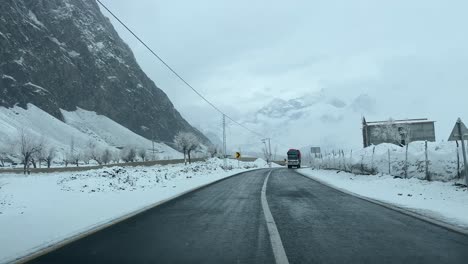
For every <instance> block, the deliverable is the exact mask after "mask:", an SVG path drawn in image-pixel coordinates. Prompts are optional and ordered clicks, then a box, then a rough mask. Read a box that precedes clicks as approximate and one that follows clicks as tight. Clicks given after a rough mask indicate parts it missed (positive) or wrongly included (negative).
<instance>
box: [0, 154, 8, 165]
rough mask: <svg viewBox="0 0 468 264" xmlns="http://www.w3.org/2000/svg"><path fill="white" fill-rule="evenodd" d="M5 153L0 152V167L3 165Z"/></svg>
mask: <svg viewBox="0 0 468 264" xmlns="http://www.w3.org/2000/svg"><path fill="white" fill-rule="evenodd" d="M6 156H7V155H6V153H4V152H0V167H5V158H6Z"/></svg>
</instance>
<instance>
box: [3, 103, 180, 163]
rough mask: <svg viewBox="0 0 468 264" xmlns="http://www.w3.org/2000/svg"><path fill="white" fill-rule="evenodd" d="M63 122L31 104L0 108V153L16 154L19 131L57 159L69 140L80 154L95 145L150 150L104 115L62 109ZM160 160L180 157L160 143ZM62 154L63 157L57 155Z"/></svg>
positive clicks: (147, 142)
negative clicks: (52, 149)
mask: <svg viewBox="0 0 468 264" xmlns="http://www.w3.org/2000/svg"><path fill="white" fill-rule="evenodd" d="M62 114H63V116H64V118H65V122H62V121H61V120H59V119H57V118H55V117H53V116H51V115H50V114H48V113H46V112H44V111H43V110H41V109H40V108H38V107H36V106H34V105H33V104H28V107H27V109H23V108H21V107H18V106H15V107H13V108H5V107H0V154H2V153H7V154H11V153H14V152H16V151H17V150H15V149H14V148H15V144H16V142H17V141H18V137H19V134H20V131H21V129H24V131H25V133H26V134H27V135H30V136H31V137H32V138H34V139H36V140H37V141H40V140H44V141H45V142H44V143H45V145H46V146H47V147H54V148H55V149H56V150H57V151H58V152H59V157H57V160H60V156H62V155H63V154H64V153H66V152H68V151H69V148H70V144H71V141H72V140H73V142H74V147H75V148H76V150H77V151H80V150H82V149H84V148H86V147H87V146H88V144H89V143H90V142H95V143H96V145H97V147H98V148H99V149H106V148H108V149H109V150H111V151H115V152H117V151H118V149H117V147H125V146H126V145H130V146H132V147H137V148H144V149H147V151H149V150H150V149H151V150H152V142H151V141H150V140H148V139H146V138H144V137H142V136H140V135H137V134H135V133H133V132H132V131H130V130H129V129H127V128H126V127H124V126H122V125H120V124H118V123H116V122H115V121H113V120H111V119H109V118H108V117H106V116H103V115H98V114H96V113H95V112H92V111H86V110H83V109H80V108H78V109H77V110H76V111H73V112H67V111H64V110H62ZM155 151H156V152H157V156H158V158H160V159H180V158H182V157H183V155H182V154H181V153H180V152H178V151H176V150H174V149H172V148H170V147H169V146H167V145H166V144H163V143H155ZM60 154H62V155H60Z"/></svg>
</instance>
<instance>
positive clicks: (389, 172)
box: [387, 149, 392, 175]
mask: <svg viewBox="0 0 468 264" xmlns="http://www.w3.org/2000/svg"><path fill="white" fill-rule="evenodd" d="M387 152H388V175H392V170H391V160H390V149H387Z"/></svg>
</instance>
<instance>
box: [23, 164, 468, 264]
mask: <svg viewBox="0 0 468 264" xmlns="http://www.w3.org/2000/svg"><path fill="white" fill-rule="evenodd" d="M269 171H270V170H267V169H265V170H256V171H251V172H247V173H242V174H239V175H237V176H234V177H231V178H228V179H226V180H223V181H221V182H218V183H215V184H213V185H210V186H207V187H205V188H202V189H200V190H198V191H195V192H192V193H189V194H187V195H184V196H182V197H179V198H177V199H175V200H172V201H170V202H167V203H165V204H163V205H160V206H158V207H155V208H153V209H150V210H148V211H146V212H144V213H141V214H139V215H136V216H134V217H132V218H130V219H127V220H125V221H123V222H120V223H118V224H115V225H113V226H111V227H108V228H106V229H104V230H101V231H99V232H96V233H94V234H91V235H89V236H87V237H85V238H83V239H80V240H78V241H75V242H73V243H70V244H68V245H65V246H64V247H61V248H59V249H57V250H55V251H53V252H50V253H48V254H46V255H42V256H40V257H38V258H36V259H34V260H32V261H31V262H30V263H275V260H276V259H275V254H274V253H273V249H272V240H273V239H270V235H269V234H270V233H271V232H270V231H271V230H270V228H271V226H272V225H274V226H275V227H276V228H277V230H278V232H279V239H280V240H281V242H282V244H281V246H282V247H283V249H284V252H285V254H286V257H287V260H289V263H465V262H466V261H468V236H466V235H462V234H458V233H455V232H452V231H448V230H446V229H444V228H441V227H438V226H435V225H433V224H430V223H427V222H424V221H421V220H419V219H416V218H413V217H410V216H407V215H404V214H401V213H399V212H396V211H393V210H390V209H387V208H385V207H382V206H379V205H375V204H373V203H370V202H367V201H364V200H361V199H359V198H356V197H353V196H350V195H347V194H344V193H341V192H339V191H336V190H334V189H332V188H330V187H327V186H324V185H322V184H320V183H317V182H315V181H313V180H310V179H308V178H306V177H304V176H301V175H299V174H297V173H295V172H294V171H293V170H288V169H282V168H281V169H273V170H272V172H271V174H270V177H269V179H268V182H267V184H266V200H267V206H268V208H269V209H270V211H271V215H272V216H273V218H274V221H273V222H271V221H269V224H268V225H267V220H266V219H265V213H264V207H262V202H261V193H262V187H263V185H264V181H265V179H266V177H267V175H268V173H269ZM269 232H270V233H269Z"/></svg>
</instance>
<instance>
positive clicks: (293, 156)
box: [287, 149, 301, 169]
mask: <svg viewBox="0 0 468 264" xmlns="http://www.w3.org/2000/svg"><path fill="white" fill-rule="evenodd" d="M287 154H288V161H287V164H288V169H291V168H292V167H296V168H300V167H301V152H300V151H299V150H298V149H290V150H288V153H287Z"/></svg>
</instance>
